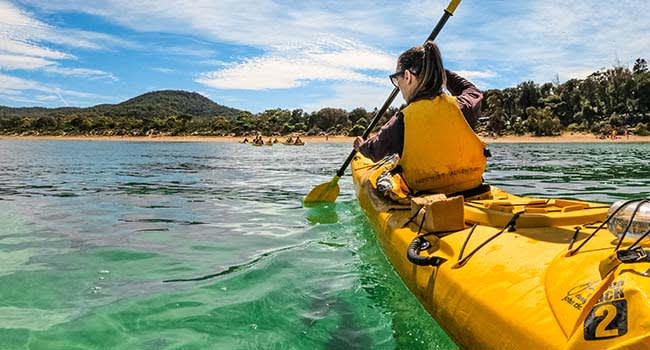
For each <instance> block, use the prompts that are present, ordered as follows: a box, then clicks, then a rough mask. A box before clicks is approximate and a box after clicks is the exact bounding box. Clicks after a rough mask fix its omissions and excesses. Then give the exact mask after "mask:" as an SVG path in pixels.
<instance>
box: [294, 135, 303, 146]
mask: <svg viewBox="0 0 650 350" xmlns="http://www.w3.org/2000/svg"><path fill="white" fill-rule="evenodd" d="M293 144H294V145H304V144H305V143H304V142H302V140H301V139H300V136H296V141H295V142H294V143H293Z"/></svg>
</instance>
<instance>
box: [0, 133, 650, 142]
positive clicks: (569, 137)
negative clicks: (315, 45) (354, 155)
mask: <svg viewBox="0 0 650 350" xmlns="http://www.w3.org/2000/svg"><path fill="white" fill-rule="evenodd" d="M300 138H301V139H302V140H303V141H304V142H305V143H306V144H308V143H349V144H352V142H353V141H354V137H348V136H328V137H325V136H301V137H300ZM243 139H244V137H234V136H83V135H79V136H3V135H0V140H77V141H142V142H240V141H242V140H243ZM249 139H250V138H249ZM267 139H268V137H264V140H267ZM285 139H286V137H278V140H279V141H280V142H282V141H284V140H285ZM481 139H482V140H483V142H485V143H488V144H495V143H639V142H650V136H636V135H629V136H617V137H616V139H612V138H605V139H601V138H599V137H597V136H596V135H592V134H578V133H565V134H562V135H560V136H543V137H536V136H530V135H523V136H515V135H506V136H499V137H481Z"/></svg>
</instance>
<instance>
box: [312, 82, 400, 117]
mask: <svg viewBox="0 0 650 350" xmlns="http://www.w3.org/2000/svg"><path fill="white" fill-rule="evenodd" d="M386 81H388V79H386ZM333 90H334V94H333V95H332V97H329V98H326V99H323V100H320V101H318V102H316V103H310V104H307V105H305V106H301V107H300V108H303V109H305V111H316V110H320V109H322V108H325V107H337V108H343V109H346V110H348V111H350V110H352V109H354V108H357V107H364V108H365V109H366V110H368V111H372V110H373V109H374V108H379V107H381V106H382V105H383V104H384V102H385V101H386V98H387V97H388V95H389V94H390V92H391V91H392V90H393V86H392V85H390V83H387V84H384V85H383V86H380V85H362V84H354V83H343V84H336V85H335V86H334V87H333ZM403 103H404V99H402V95H401V94H398V96H397V97H396V98H395V100H394V101H393V103H392V106H394V107H399V106H400V105H402V104H403Z"/></svg>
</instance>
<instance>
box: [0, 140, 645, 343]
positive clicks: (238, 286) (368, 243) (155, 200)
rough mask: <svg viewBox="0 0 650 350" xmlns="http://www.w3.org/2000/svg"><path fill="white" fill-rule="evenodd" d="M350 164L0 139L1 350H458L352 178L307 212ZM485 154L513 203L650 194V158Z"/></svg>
mask: <svg viewBox="0 0 650 350" xmlns="http://www.w3.org/2000/svg"><path fill="white" fill-rule="evenodd" d="M349 150H350V148H349V145H341V144H339V145H336V144H308V145H306V146H305V147H287V146H281V145H276V146H273V147H270V148H269V147H251V146H248V145H240V144H234V143H137V142H83V141H0V349H310V350H311V349H455V348H456V346H455V345H454V344H453V342H452V341H451V340H450V339H449V338H448V337H447V336H446V335H445V333H444V331H442V330H441V329H440V328H439V327H438V326H437V325H436V323H435V322H434V321H433V320H432V319H431V317H430V316H429V315H428V314H427V313H426V311H424V310H423V309H422V308H421V307H420V306H419V304H418V302H417V300H415V298H414V297H413V296H412V295H411V294H410V293H409V292H408V290H407V289H406V288H405V287H404V286H403V284H402V283H401V281H400V280H399V277H397V276H396V275H395V273H394V272H393V271H392V269H391V267H390V265H389V264H388V262H387V261H386V260H385V258H384V257H383V254H382V252H381V249H380V248H379V246H378V245H377V243H376V242H375V240H374V234H373V232H372V229H371V228H370V226H369V224H368V223H367V221H366V219H365V217H364V216H363V214H362V212H361V211H360V209H359V207H358V205H357V203H356V201H355V199H354V195H353V194H354V189H353V188H352V184H351V179H350V177H349V176H346V177H344V178H343V179H342V181H341V183H340V184H341V195H340V196H339V199H338V201H337V204H336V206H334V207H332V208H326V209H304V208H302V207H301V205H300V200H301V198H302V196H303V195H304V194H305V193H307V192H308V191H309V190H310V189H311V188H312V187H313V186H314V185H316V184H319V183H322V182H325V181H328V180H329V179H331V177H332V175H333V173H334V172H335V171H336V169H337V168H338V166H339V165H340V163H341V162H342V161H343V160H344V159H345V157H346V156H347V153H348V152H349ZM492 153H493V154H494V157H493V158H491V160H490V165H489V168H488V171H487V173H486V176H485V177H486V179H487V180H488V181H489V182H490V183H493V184H497V185H499V186H501V187H503V188H505V189H507V190H510V191H513V192H515V193H520V194H528V195H541V196H559V197H572V198H583V199H590V200H597V201H604V202H612V201H614V200H617V199H620V198H631V197H647V196H649V194H648V189H649V187H648V184H649V181H650V180H649V179H650V161H648V160H649V159H650V146H649V145H640V144H625V145H613V144H608V145H598V144H578V145H495V146H492ZM185 279H194V280H193V281H176V282H163V281H167V280H185Z"/></svg>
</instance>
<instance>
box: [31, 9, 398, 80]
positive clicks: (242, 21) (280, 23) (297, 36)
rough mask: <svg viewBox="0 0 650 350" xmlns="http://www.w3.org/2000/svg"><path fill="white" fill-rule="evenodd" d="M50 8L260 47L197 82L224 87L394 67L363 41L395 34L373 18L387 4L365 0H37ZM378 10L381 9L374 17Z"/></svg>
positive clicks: (362, 76)
mask: <svg viewBox="0 0 650 350" xmlns="http://www.w3.org/2000/svg"><path fill="white" fill-rule="evenodd" d="M28 2H30V3H32V4H33V5H34V6H38V7H40V8H43V9H46V10H52V11H60V10H65V11H80V12H85V13H89V14H92V15H97V16H102V17H105V18H108V19H109V20H111V21H114V22H116V23H119V24H121V25H124V26H127V27H129V28H133V29H135V30H138V31H155V32H170V31H172V32H174V33H177V34H190V35H192V36H199V37H202V38H205V39H208V40H211V41H217V42H221V43H224V42H225V43H234V44H237V45H244V46H250V47H255V48H259V49H261V50H262V53H260V54H258V55H257V56H256V57H241V58H236V59H237V60H238V61H239V63H236V64H234V65H232V64H231V65H227V66H224V67H223V69H220V70H217V71H212V72H205V73H203V74H201V75H200V76H199V78H197V79H196V80H195V81H197V82H199V83H201V84H204V85H206V86H209V87H214V88H222V89H279V88H295V87H299V86H302V85H304V84H305V82H306V81H309V80H345V81H350V80H351V81H365V82H376V81H377V78H373V77H372V76H371V75H368V74H366V73H362V72H360V71H361V70H381V71H384V72H387V71H390V70H392V69H393V66H394V64H395V63H394V57H393V56H392V55H389V54H386V53H384V52H382V50H378V49H374V48H371V47H368V46H367V45H363V44H360V43H361V42H362V41H360V40H361V38H363V37H365V36H368V35H372V36H375V37H376V36H378V35H382V34H385V35H389V34H390V35H395V30H394V28H395V27H393V26H386V25H383V23H382V21H375V20H376V19H377V16H380V15H379V12H384V11H387V10H386V9H384V8H383V7H377V6H372V7H370V6H368V5H367V4H350V3H339V4H337V6H328V5H327V4H316V6H314V4H308V3H302V4H301V3H297V4H293V5H292V6H287V5H286V4H282V3H279V2H276V1H271V0H264V1H245V0H230V1H218V2H215V1H212V0H198V1H194V2H192V5H191V6H188V5H187V4H186V3H185V2H183V1H180V0H176V1H172V0H166V1H156V2H133V1H123V0H113V1H104V2H101V3H92V4H90V3H86V2H85V1H80V0H64V1H48V2H46V3H44V2H40V1H39V2H36V1H28ZM373 12H377V13H375V14H374V15H371V14H372V13H373ZM165 50H166V52H168V53H176V54H185V55H190V54H191V55H194V56H205V57H209V56H214V52H212V51H210V50H199V49H193V50H192V49H189V48H179V47H169V48H165Z"/></svg>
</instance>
